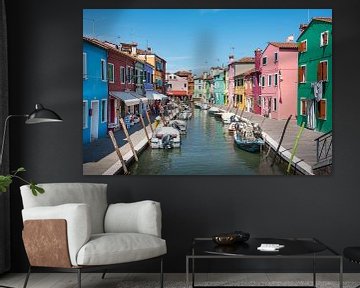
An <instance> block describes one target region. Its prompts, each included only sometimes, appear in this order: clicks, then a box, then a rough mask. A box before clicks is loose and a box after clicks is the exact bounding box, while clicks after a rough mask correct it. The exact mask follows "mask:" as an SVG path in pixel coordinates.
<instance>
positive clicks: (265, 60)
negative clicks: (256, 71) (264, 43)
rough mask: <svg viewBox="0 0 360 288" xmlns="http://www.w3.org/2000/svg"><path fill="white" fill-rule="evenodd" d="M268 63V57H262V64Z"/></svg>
mask: <svg viewBox="0 0 360 288" xmlns="http://www.w3.org/2000/svg"><path fill="white" fill-rule="evenodd" d="M266 63H267V57H266V56H265V57H263V58H262V65H266Z"/></svg>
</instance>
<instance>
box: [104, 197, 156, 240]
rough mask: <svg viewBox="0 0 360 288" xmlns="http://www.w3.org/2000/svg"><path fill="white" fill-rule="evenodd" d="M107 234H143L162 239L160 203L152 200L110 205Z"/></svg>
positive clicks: (106, 221)
mask: <svg viewBox="0 0 360 288" xmlns="http://www.w3.org/2000/svg"><path fill="white" fill-rule="evenodd" d="M104 224H105V225H104V227H105V233H121V232H123V233H125V232H127V233H143V234H150V235H154V236H157V237H161V208H160V203H158V202H155V201H150V200H145V201H140V202H134V203H118V204H110V205H109V208H108V210H107V212H106V214H105V223H104Z"/></svg>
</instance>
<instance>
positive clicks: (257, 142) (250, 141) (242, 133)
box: [234, 125, 265, 153]
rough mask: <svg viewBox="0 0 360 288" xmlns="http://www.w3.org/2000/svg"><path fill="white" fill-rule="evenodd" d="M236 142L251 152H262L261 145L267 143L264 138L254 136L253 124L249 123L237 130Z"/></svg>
mask: <svg viewBox="0 0 360 288" xmlns="http://www.w3.org/2000/svg"><path fill="white" fill-rule="evenodd" d="M234 142H235V144H236V146H237V147H239V148H240V149H242V150H245V151H247V152H251V153H258V152H260V148H261V146H262V145H264V143H265V142H264V140H263V139H262V138H260V137H255V136H254V131H253V127H252V125H247V126H246V127H244V128H242V129H240V130H236V132H235V133H234Z"/></svg>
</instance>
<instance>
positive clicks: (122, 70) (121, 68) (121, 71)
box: [120, 66, 125, 84]
mask: <svg viewBox="0 0 360 288" xmlns="http://www.w3.org/2000/svg"><path fill="white" fill-rule="evenodd" d="M120 81H121V84H125V68H124V67H122V66H121V67H120Z"/></svg>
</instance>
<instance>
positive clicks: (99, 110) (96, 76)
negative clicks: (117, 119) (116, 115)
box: [83, 37, 108, 144]
mask: <svg viewBox="0 0 360 288" xmlns="http://www.w3.org/2000/svg"><path fill="white" fill-rule="evenodd" d="M107 71H108V67H107V50H106V47H104V46H102V45H101V43H100V42H98V41H96V40H93V39H89V38H85V37H83V144H86V143H89V142H92V141H94V140H96V139H98V138H102V137H105V136H106V134H107V124H108V117H107V111H108V77H107Z"/></svg>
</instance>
